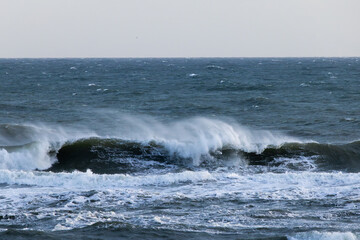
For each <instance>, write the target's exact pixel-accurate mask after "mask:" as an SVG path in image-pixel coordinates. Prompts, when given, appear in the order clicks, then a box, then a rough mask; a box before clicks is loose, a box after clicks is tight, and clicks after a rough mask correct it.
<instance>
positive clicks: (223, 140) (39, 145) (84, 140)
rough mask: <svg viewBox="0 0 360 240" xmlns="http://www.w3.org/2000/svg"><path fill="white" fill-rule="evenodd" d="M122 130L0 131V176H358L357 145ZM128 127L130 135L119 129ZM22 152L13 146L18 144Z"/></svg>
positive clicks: (181, 128) (218, 131) (205, 124)
mask: <svg viewBox="0 0 360 240" xmlns="http://www.w3.org/2000/svg"><path fill="white" fill-rule="evenodd" d="M122 125H123V126H122V128H121V129H119V128H118V129H116V128H115V130H114V131H112V133H111V135H110V132H106V131H104V132H105V133H106V135H104V136H101V135H100V134H99V133H98V132H96V131H95V130H86V131H74V130H73V129H64V128H53V129H52V128H49V127H45V126H27V125H2V126H1V128H0V131H1V132H0V133H1V139H0V140H1V146H0V159H1V161H0V163H1V164H0V168H1V169H10V170H11V169H14V170H34V169H39V170H48V171H54V172H61V171H74V170H79V171H86V170H87V169H90V170H91V171H93V172H94V173H100V174H104V173H107V174H115V173H135V172H138V173H141V172H145V171H149V169H150V170H157V171H161V170H164V169H165V171H168V170H169V169H173V170H176V171H178V170H181V169H194V168H205V169H208V170H215V169H218V168H222V167H241V168H248V167H249V166H264V167H263V168H261V167H259V168H257V170H259V171H264V170H266V169H267V170H268V169H270V170H271V171H274V172H284V171H289V170H320V171H321V170H343V171H350V172H358V171H359V170H360V164H359V159H360V142H359V141H355V142H352V143H348V144H342V145H335V144H321V143H316V142H311V141H310V142H306V141H301V140H299V139H296V138H292V137H288V136H285V135H283V134H280V133H273V132H270V131H264V130H251V129H249V128H245V127H243V126H241V125H239V124H237V123H234V122H231V121H228V122H226V121H222V120H217V119H209V118H191V119H184V120H179V121H175V122H170V123H163V122H160V121H156V120H155V119H154V118H150V117H147V116H142V117H140V116H129V115H126V116H122ZM124 126H127V127H124ZM19 142H20V143H22V144H21V145H14V144H15V143H17V144H18V143H19Z"/></svg>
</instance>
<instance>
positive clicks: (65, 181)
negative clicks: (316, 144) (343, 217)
mask: <svg viewBox="0 0 360 240" xmlns="http://www.w3.org/2000/svg"><path fill="white" fill-rule="evenodd" d="M0 183H2V184H9V185H15V184H16V185H30V186H39V187H59V188H63V189H73V190H76V189H78V190H82V189H98V190H102V189H115V190H116V189H124V188H141V187H147V186H158V187H166V186H171V185H173V184H176V185H177V184H180V186H182V185H184V184H185V186H189V188H190V189H191V191H190V192H191V194H190V195H189V196H187V197H189V198H193V197H196V198H198V197H200V198H202V197H204V198H206V197H208V196H209V195H211V196H212V197H214V196H216V197H217V198H222V197H223V196H229V195H234V196H236V197H238V198H242V199H251V198H254V199H273V200H281V199H284V200H292V199H299V198H301V199H326V198H327V197H328V196H330V195H331V196H332V198H342V197H347V198H348V199H357V198H359V197H360V196H359V193H358V192H357V191H356V189H357V188H360V174H359V173H346V174H345V173H341V172H338V173H317V172H301V173H297V172H289V173H281V174H276V173H263V174H249V175H247V174H237V173H225V172H220V173H216V172H208V171H184V172H180V173H167V174H159V175H157V174H154V175H145V176H132V175H124V174H111V175H110V174H101V175H99V174H94V173H92V172H91V171H87V172H72V173H52V172H34V171H10V170H0ZM198 184H199V185H198ZM204 188H205V189H206V191H204Z"/></svg>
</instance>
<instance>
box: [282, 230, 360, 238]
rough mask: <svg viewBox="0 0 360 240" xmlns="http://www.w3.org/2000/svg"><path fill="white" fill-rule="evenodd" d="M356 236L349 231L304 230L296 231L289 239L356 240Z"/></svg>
mask: <svg viewBox="0 0 360 240" xmlns="http://www.w3.org/2000/svg"><path fill="white" fill-rule="evenodd" d="M358 239H359V238H358V236H356V235H355V234H354V233H351V232H317V231H315V232H306V233H298V234H296V235H295V236H293V237H289V240H358Z"/></svg>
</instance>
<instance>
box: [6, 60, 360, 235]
mask: <svg viewBox="0 0 360 240" xmlns="http://www.w3.org/2000/svg"><path fill="white" fill-rule="evenodd" d="M359 103H360V60H359V59H358V58H274V59H271V58H248V59H247V58H245V59H241V58H234V59H216V58H214V59H0V239H75V238H76V239H79V238H81V239H130V238H131V239H289V240H295V239H296V240H298V239H359V236H360V227H359V226H360V141H359V138H360V115H359V110H360V107H359Z"/></svg>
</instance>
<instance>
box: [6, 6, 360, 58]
mask: <svg viewBox="0 0 360 240" xmlns="http://www.w3.org/2000/svg"><path fill="white" fill-rule="evenodd" d="M304 56H317V57H321V56H325V57H326V56H338V57H343V56H360V0H0V58H6V57H304Z"/></svg>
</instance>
